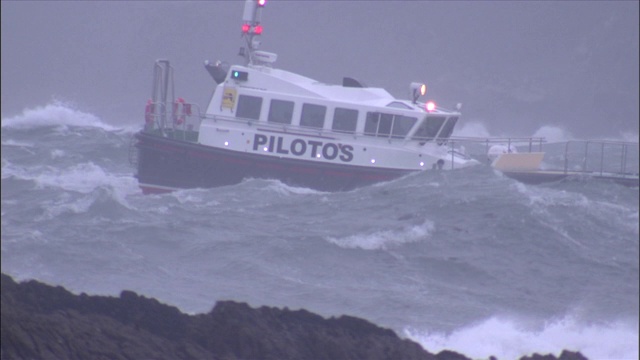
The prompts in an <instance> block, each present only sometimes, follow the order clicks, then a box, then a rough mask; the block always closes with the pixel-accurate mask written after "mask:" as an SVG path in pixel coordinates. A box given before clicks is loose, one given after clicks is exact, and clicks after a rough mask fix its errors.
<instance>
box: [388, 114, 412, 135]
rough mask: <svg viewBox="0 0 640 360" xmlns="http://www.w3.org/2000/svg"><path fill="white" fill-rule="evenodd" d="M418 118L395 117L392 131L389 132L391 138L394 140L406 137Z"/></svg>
mask: <svg viewBox="0 0 640 360" xmlns="http://www.w3.org/2000/svg"><path fill="white" fill-rule="evenodd" d="M416 121H418V118H414V117H410V116H403V115H396V117H395V119H394V121H393V131H392V132H391V137H394V138H403V137H405V136H407V134H408V133H409V131H410V130H411V128H413V125H415V124H416Z"/></svg>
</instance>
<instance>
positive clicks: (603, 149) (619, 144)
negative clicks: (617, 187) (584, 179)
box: [563, 140, 639, 177]
mask: <svg viewBox="0 0 640 360" xmlns="http://www.w3.org/2000/svg"><path fill="white" fill-rule="evenodd" d="M582 143H584V152H582V153H579V155H581V156H582V168H581V169H580V170H575V169H572V170H570V169H569V164H570V160H571V159H570V157H571V152H570V150H571V149H572V145H575V144H577V145H579V144H582ZM589 145H600V161H599V166H598V167H597V168H595V169H594V170H590V169H589ZM638 146H639V144H638V143H637V142H629V141H618V140H569V141H567V142H566V143H565V146H564V155H563V157H564V168H563V171H564V173H565V174H568V173H569V172H572V173H573V172H579V173H599V175H600V176H603V175H604V174H605V172H606V173H608V174H616V175H618V176H623V177H626V176H629V175H633V176H638V174H635V175H634V174H629V173H628V169H629V168H628V163H629V151H630V150H631V149H632V148H634V147H635V148H636V151H635V153H636V154H638V150H637V149H638ZM617 151H619V152H620V165H619V168H618V169H617V170H612V171H605V165H606V163H605V155H608V156H616V155H617V154H616V152H617ZM636 171H637V170H636Z"/></svg>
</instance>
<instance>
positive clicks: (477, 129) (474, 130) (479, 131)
mask: <svg viewBox="0 0 640 360" xmlns="http://www.w3.org/2000/svg"><path fill="white" fill-rule="evenodd" d="M453 134H454V136H463V137H483V138H484V137H491V135H489V130H487V127H486V126H485V125H484V123H482V122H480V121H469V122H465V123H464V124H462V126H460V127H456V128H455V130H454V132H453Z"/></svg>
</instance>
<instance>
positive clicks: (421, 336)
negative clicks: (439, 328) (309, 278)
mask: <svg viewBox="0 0 640 360" xmlns="http://www.w3.org/2000/svg"><path fill="white" fill-rule="evenodd" d="M634 321H637V319H636V320H634ZM404 333H405V335H406V336H407V337H408V338H410V339H412V340H414V341H416V342H418V343H419V344H420V345H422V347H423V348H425V349H426V350H427V351H429V352H432V353H438V352H440V351H442V350H445V349H448V350H453V351H456V352H459V353H461V354H464V355H466V356H468V357H471V358H474V359H478V358H483V359H486V358H488V357H490V356H496V357H497V358H498V359H518V358H520V357H522V356H525V355H532V354H533V353H538V354H555V355H556V356H559V355H560V353H561V352H562V350H569V351H579V352H580V353H582V355H584V356H586V357H587V358H589V359H638V324H637V323H635V325H631V324H629V323H625V322H623V321H617V322H612V323H608V324H581V323H579V322H578V321H576V320H575V319H574V318H573V317H571V316H567V317H565V318H563V319H560V320H557V321H551V322H548V323H546V324H544V326H542V327H541V328H533V327H531V326H527V325H525V324H523V323H522V322H519V321H516V320H510V319H503V318H497V317H492V318H490V319H487V320H485V321H483V322H481V323H478V324H474V325H471V326H468V327H465V328H462V329H459V330H456V331H454V332H452V333H450V334H444V333H440V332H431V331H423V330H417V329H405V331H404Z"/></svg>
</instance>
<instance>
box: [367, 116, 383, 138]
mask: <svg viewBox="0 0 640 360" xmlns="http://www.w3.org/2000/svg"><path fill="white" fill-rule="evenodd" d="M378 122H380V113H377V112H368V113H367V118H366V119H365V121H364V134H365V135H369V136H376V133H377V132H378Z"/></svg>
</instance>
